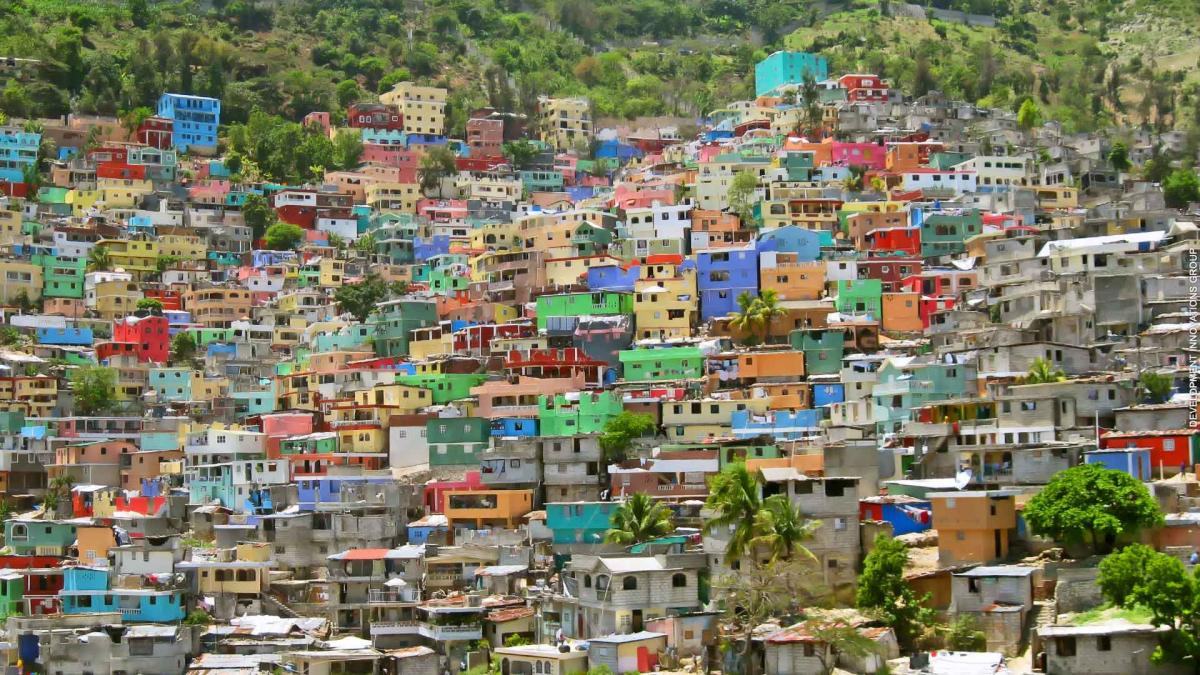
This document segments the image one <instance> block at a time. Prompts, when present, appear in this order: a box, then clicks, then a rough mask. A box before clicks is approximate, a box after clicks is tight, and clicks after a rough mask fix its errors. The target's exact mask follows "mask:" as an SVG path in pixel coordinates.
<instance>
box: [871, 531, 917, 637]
mask: <svg viewBox="0 0 1200 675" xmlns="http://www.w3.org/2000/svg"><path fill="white" fill-rule="evenodd" d="M907 565H908V546H906V545H905V544H904V542H901V541H897V540H896V539H893V538H891V537H889V536H887V535H884V534H880V535H877V536H876V537H875V546H874V548H872V549H871V552H870V553H868V554H867V557H866V558H865V559H863V571H862V574H861V575H860V576H859V578H858V591H857V593H858V595H857V597H856V602H857V604H858V606H859V608H860V609H870V610H874V611H875V612H877V613H878V614H879V615H880V616H881V617H882V618H883V620H884V621H886V622H887V624H888V625H889V626H891V627H892V630H894V631H896V639H897V640H899V642H900V647H901V649H903V650H905V651H908V650H911V649H915V648H916V641H917V637H918V636H919V635H921V632H922V630H924V627H925V626H926V625H927V624H929V623H930V622H931V621H932V619H933V612H932V610H930V609H928V608H926V607H925V606H924V605H925V604H926V603H927V602H928V601H929V595H928V594H926V595H925V596H924V597H917V594H916V592H915V591H914V590H913V588H912V586H911V585H910V584H909V583H908V582H907V581H905V579H904V568H905V567H906V566H907Z"/></svg>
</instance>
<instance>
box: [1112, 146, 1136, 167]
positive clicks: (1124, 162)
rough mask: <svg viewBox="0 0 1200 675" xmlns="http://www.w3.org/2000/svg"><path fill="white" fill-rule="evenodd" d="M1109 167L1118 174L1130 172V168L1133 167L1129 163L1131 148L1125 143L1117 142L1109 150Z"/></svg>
mask: <svg viewBox="0 0 1200 675" xmlns="http://www.w3.org/2000/svg"><path fill="white" fill-rule="evenodd" d="M1108 165H1109V166H1111V167H1112V168H1113V171H1116V172H1118V173H1124V172H1126V171H1129V167H1131V166H1133V165H1132V164H1131V163H1130V161H1129V146H1127V145H1125V142H1124V141H1116V142H1115V143H1113V144H1112V147H1111V148H1109V149H1108Z"/></svg>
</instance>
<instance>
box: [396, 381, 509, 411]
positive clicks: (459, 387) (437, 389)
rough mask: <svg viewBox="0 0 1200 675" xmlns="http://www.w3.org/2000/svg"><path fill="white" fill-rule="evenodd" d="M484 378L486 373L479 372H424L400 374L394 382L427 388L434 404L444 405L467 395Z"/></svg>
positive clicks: (481, 382)
mask: <svg viewBox="0 0 1200 675" xmlns="http://www.w3.org/2000/svg"><path fill="white" fill-rule="evenodd" d="M485 380H487V375H483V374H479V373H424V374H420V375H401V376H399V377H397V378H396V383H397V384H405V385H408V386H410V387H423V388H425V389H428V390H429V391H430V394H431V395H432V397H433V403H434V405H445V404H447V403H450V402H452V401H457V400H459V399H464V398H467V397H469V396H470V395H471V388H472V387H478V386H479V385H481V384H483V383H484V381H485Z"/></svg>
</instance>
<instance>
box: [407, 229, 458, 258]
mask: <svg viewBox="0 0 1200 675" xmlns="http://www.w3.org/2000/svg"><path fill="white" fill-rule="evenodd" d="M449 254H450V236H449V235H446V234H435V235H433V236H432V237H430V238H429V239H428V240H425V239H422V238H420V237H413V258H414V259H416V260H419V261H425V260H429V259H430V258H433V257H435V256H439V255H449Z"/></svg>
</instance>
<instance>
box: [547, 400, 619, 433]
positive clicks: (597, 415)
mask: <svg viewBox="0 0 1200 675" xmlns="http://www.w3.org/2000/svg"><path fill="white" fill-rule="evenodd" d="M624 409H625V406H624V405H623V404H622V403H621V397H620V395H619V394H617V393H615V392H611V391H601V392H579V393H578V394H577V395H574V394H555V395H554V396H539V397H538V435H539V436H574V435H576V434H598V433H600V432H602V431H604V425H605V424H606V423H607V422H608V420H610V419H612V418H613V417H616V416H617V415H619V414H621V412H622V411H623V410H624Z"/></svg>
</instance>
